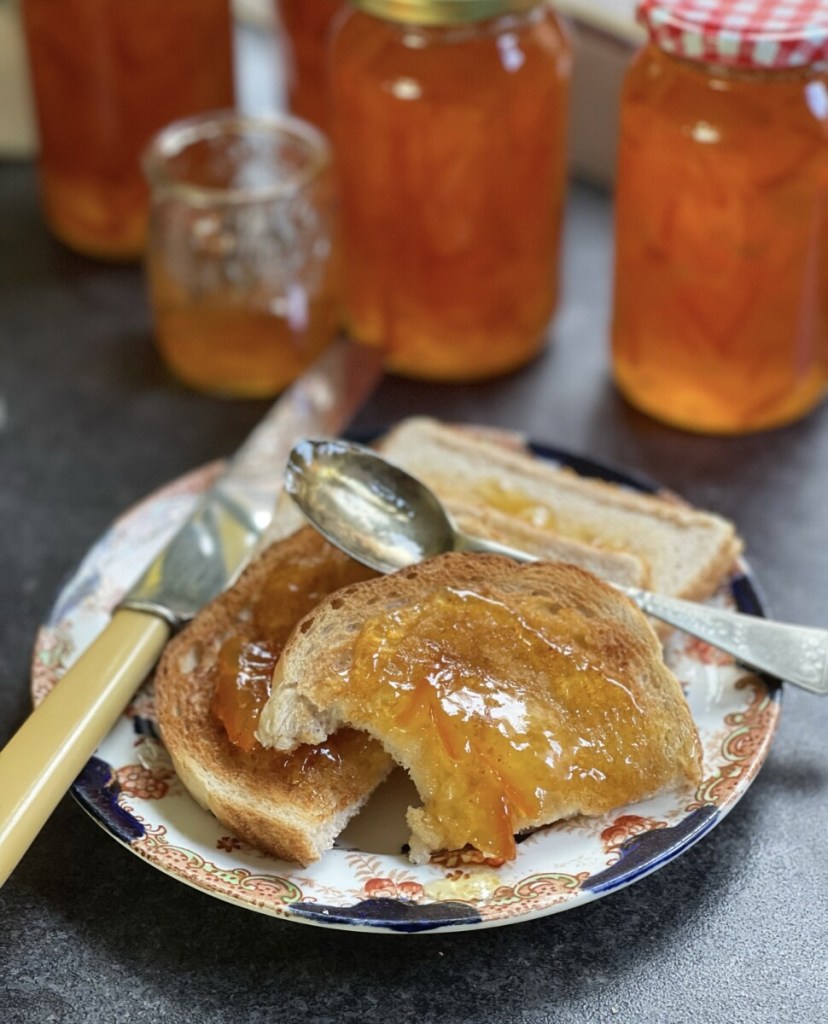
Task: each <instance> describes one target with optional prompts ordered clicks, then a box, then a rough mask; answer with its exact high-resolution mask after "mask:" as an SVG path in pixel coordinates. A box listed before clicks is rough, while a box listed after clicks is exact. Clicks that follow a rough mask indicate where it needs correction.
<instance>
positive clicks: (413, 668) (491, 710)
mask: <svg viewBox="0 0 828 1024" xmlns="http://www.w3.org/2000/svg"><path fill="white" fill-rule="evenodd" d="M512 603H513V604H515V605H516V606H517V605H518V600H517V599H516V600H515V601H514V602H512ZM549 604H550V599H549V598H548V597H541V596H534V595H533V596H527V595H523V596H522V597H521V598H520V599H519V607H510V606H507V604H505V603H503V602H502V601H501V600H496V599H493V598H492V597H491V596H487V594H486V593H485V590H484V588H477V589H475V590H468V589H465V590H461V589H452V588H447V589H443V590H440V591H437V592H436V593H433V594H431V595H429V596H427V597H425V598H423V599H422V600H420V601H419V602H417V603H414V604H412V605H409V606H406V607H403V608H400V609H398V610H395V611H392V612H386V613H384V614H382V615H378V616H376V617H373V618H371V619H369V620H367V621H366V622H365V624H364V626H363V628H362V630H361V632H360V634H359V636H358V638H357V640H356V644H355V648H354V655H353V661H352V666H351V670H350V676H349V679H348V680H347V686H346V687H345V692H344V693H343V694H342V704H341V709H342V712H343V717H344V719H345V720H347V721H348V722H349V723H350V724H352V725H353V726H355V727H357V728H360V727H362V726H363V725H364V724H365V725H367V724H368V723H370V725H371V730H372V732H373V733H374V735H378V736H382V737H383V739H384V741H385V745H386V747H387V748H388V749H392V750H394V752H395V756H396V757H397V759H398V760H400V761H403V762H404V763H406V764H407V765H408V766H409V768H410V771H411V775H412V778H413V780H414V782H415V784H416V786H417V789H418V790H419V793H420V796H421V797H422V799H423V802H424V811H425V818H424V821H425V822H426V824H427V825H428V824H430V825H433V826H434V827H435V828H436V829H437V830H438V832H439V835H440V836H442V837H444V838H445V841H446V845H447V847H448V848H452V849H460V848H462V847H463V846H464V845H466V844H471V845H472V846H474V847H475V848H476V849H478V850H480V851H481V852H482V853H484V854H486V855H488V856H494V857H503V858H511V857H514V856H515V840H514V833H515V832H516V831H517V830H518V829H519V828H520V827H525V825H526V824H527V823H531V822H540V821H551V820H555V819H557V818H559V817H562V816H569V815H571V814H573V813H576V812H581V813H587V814H595V813H601V812H602V811H604V810H609V809H611V808H612V807H616V806H620V805H623V804H624V803H626V802H628V801H629V800H630V799H635V798H637V797H639V796H642V795H645V794H644V789H646V791H647V793H650V792H652V791H654V790H655V789H657V788H660V786H661V785H663V784H665V783H666V782H668V781H670V780H671V779H672V778H674V777H675V765H672V764H669V763H666V759H665V757H664V755H663V751H662V745H661V742H660V739H659V737H660V736H661V735H663V730H664V729H665V728H668V727H669V725H665V722H664V721H663V718H664V715H665V712H664V711H663V710H662V708H661V707H660V706H650V705H649V704H648V703H647V698H646V694H644V695H643V701H642V692H641V691H642V683H641V677H642V675H644V674H645V666H646V660H645V659H646V658H648V657H651V653H650V654H648V653H647V651H646V650H645V649H644V648H643V647H641V646H640V645H636V644H635V642H634V641H632V640H627V641H626V642H620V643H619V640H618V632H617V625H615V626H614V625H613V623H610V624H607V623H605V622H602V621H599V620H596V619H594V618H592V617H588V616H586V615H584V614H583V613H581V612H580V611H578V610H577V609H575V608H567V607H562V608H560V609H557V610H556V611H555V613H554V615H550V610H549ZM659 730H661V732H660V731H659Z"/></svg>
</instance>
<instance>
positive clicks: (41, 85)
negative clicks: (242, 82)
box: [22, 0, 234, 260]
mask: <svg viewBox="0 0 828 1024" xmlns="http://www.w3.org/2000/svg"><path fill="white" fill-rule="evenodd" d="M22 10H23V23H24V27H25V30H26V39H27V43H28V51H29V63H30V67H31V77H32V85H33V91H34V98H35V108H36V116H37V125H38V133H39V136H40V157H39V172H40V186H41V197H42V203H43V208H44V214H45V217H46V220H47V222H48V224H49V226H50V227H51V229H52V231H53V232H54V234H55V235H57V237H58V238H59V239H60V240H61V241H63V242H64V243H65V244H66V245H68V246H70V247H71V248H73V249H76V250H77V251H79V252H82V253H85V254H87V255H89V256H95V257H99V258H102V259H114V260H120V259H137V258H138V257H140V256H141V254H142V253H143V250H144V241H145V237H146V227H147V202H148V192H147V187H146V183H145V181H144V178H143V175H142V173H141V152H142V150H143V149H144V147H145V146H146V145H147V143H148V142H149V140H150V139H151V138H152V136H153V135H154V134H155V133H156V132H157V131H158V130H159V129H160V128H162V127H163V126H164V125H165V124H167V123H168V122H170V121H173V120H176V119H178V118H182V117H187V116H189V115H191V114H195V113H198V112H199V111H201V110H208V109H212V108H215V107H226V106H231V105H232V103H233V100H234V82H233V62H232V39H231V27H232V26H231V15H230V5H229V0H174V2H170V0H141V2H140V3H135V2H129V0H126V2H124V0H23V8H22Z"/></svg>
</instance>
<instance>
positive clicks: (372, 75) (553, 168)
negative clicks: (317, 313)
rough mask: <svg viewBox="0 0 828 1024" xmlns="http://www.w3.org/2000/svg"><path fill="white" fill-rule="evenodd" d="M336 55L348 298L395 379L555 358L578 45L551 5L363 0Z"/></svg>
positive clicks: (350, 318)
mask: <svg viewBox="0 0 828 1024" xmlns="http://www.w3.org/2000/svg"><path fill="white" fill-rule="evenodd" d="M351 6H352V8H353V10H352V11H351V12H350V14H349V15H348V16H347V17H346V18H345V19H344V20H343V21H341V22H340V24H339V26H338V30H337V32H336V33H335V35H334V40H333V51H332V86H333V137H334V141H335V154H336V163H337V171H338V178H339V187H340V203H341V227H342V235H343V250H344V253H345V256H346V259H345V267H344V301H345V312H346V320H347V325H348V328H349V331H350V333H351V334H352V335H353V336H354V337H355V338H356V339H357V340H359V341H361V342H364V343H366V344H370V345H376V346H383V347H385V348H386V350H387V352H388V359H387V366H388V369H389V370H391V371H392V372H397V373H400V374H404V375H407V376H412V377H421V378H430V379H435V380H470V379H474V378H482V377H488V376H492V375H495V374H498V373H502V372H505V371H508V370H511V369H514V368H516V367H518V366H520V365H521V364H523V363H525V362H527V361H528V360H529V359H531V358H532V357H533V356H534V355H535V354H536V353H537V352H538V350H539V349H540V347H541V345H542V343H543V338H544V334H545V331H546V328H547V326H548V323H549V320H550V317H551V315H552V312H553V310H554V308H555V303H556V298H557V292H558V245H559V235H560V227H561V215H562V207H563V199H564V188H565V178H566V140H565V137H566V112H567V103H568V84H569V74H570V63H571V57H570V47H569V42H568V38H567V35H566V33H565V31H564V28H563V27H562V25H561V23H560V21H559V20H558V18H557V16H556V15H555V13H554V12H553V11H552V9H551V8H550V7H549V6H548V5H547V3H545V2H537V0H352V5H351Z"/></svg>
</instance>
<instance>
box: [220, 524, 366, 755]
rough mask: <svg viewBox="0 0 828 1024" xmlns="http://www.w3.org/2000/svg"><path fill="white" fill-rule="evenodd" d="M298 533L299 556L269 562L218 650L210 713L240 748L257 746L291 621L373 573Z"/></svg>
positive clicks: (319, 540) (310, 749) (311, 533)
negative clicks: (245, 611)
mask: <svg viewBox="0 0 828 1024" xmlns="http://www.w3.org/2000/svg"><path fill="white" fill-rule="evenodd" d="M303 536H304V537H305V540H306V543H304V545H303V547H302V550H301V552H300V554H299V556H298V557H296V558H291V559H285V560H283V561H281V562H280V563H279V564H278V565H276V566H274V568H273V569H272V571H271V572H270V573H269V574H268V576H267V578H266V579H265V580H264V583H263V585H262V587H261V589H260V591H259V593H258V594H257V596H256V600H255V602H254V604H253V607H252V609H251V615H250V618H249V620H247V621H244V622H241V621H240V622H238V623H237V624H236V628H235V631H234V635H233V636H232V637H230V638H229V639H228V640H227V641H225V643H224V644H223V646H222V648H221V650H220V651H219V655H218V659H217V662H216V668H215V678H216V689H215V695H214V697H213V712H214V714H215V715H216V717H217V718H218V719H219V721H220V722H221V723H222V725H223V726H224V729H225V731H226V733H227V736H228V737H229V739H230V740H231V742H232V743H234V744H235V745H236V746H238V747H240V748H241V749H242V750H246V751H250V750H254V749H261V748H260V744H259V742H258V740H257V739H256V735H255V733H256V726H257V725H258V722H259V715H260V714H261V710H262V707H263V706H264V704H265V703H266V701H267V698H268V697H269V696H270V684H271V679H272V677H273V669H274V667H275V665H276V662H277V661H278V659H279V655H280V654H281V652H282V648H283V647H284V645H285V643H286V642H287V639H288V637H289V636H290V634H291V632H292V630H293V627H294V626H295V625H296V623H297V622H298V621H299V620H300V619H301V618H303V616H305V615H306V614H307V613H308V612H309V611H311V610H312V609H313V608H315V607H316V605H317V604H319V602H320V601H321V600H322V598H323V597H326V596H327V595H328V594H330V593H333V591H335V590H339V589H340V588H341V587H345V586H347V585H348V584H349V583H356V582H358V581H360V580H365V579H369V578H370V577H372V576H375V575H376V573H374V572H373V571H372V570H370V569H367V568H366V567H365V566H363V565H360V564H359V563H358V562H354V561H353V560H352V559H350V558H348V556H347V555H344V554H342V552H340V551H338V550H336V549H335V548H333V547H331V545H330V544H328V543H326V541H324V540H323V539H322V538H321V537H320V536H319V535H318V534H317V533H315V532H314V531H312V530H310V529H308V530H307V531H303ZM327 747H328V745H327V744H326V748H327ZM300 751H301V753H300V754H299V755H298V756H299V757H300V759H305V758H307V757H309V756H312V752H313V751H317V753H318V754H319V756H322V754H323V753H324V751H322V748H319V750H317V748H315V747H302V748H300ZM297 753H298V752H297V751H294V752H293V754H289V755H284V754H281V755H280V754H277V753H276V752H274V757H276V758H278V759H279V762H280V764H281V763H282V762H284V764H285V765H288V764H293V763H294V762H296V760H297ZM329 753H330V751H329ZM330 756H333V754H331V755H330Z"/></svg>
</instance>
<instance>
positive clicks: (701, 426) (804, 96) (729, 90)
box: [612, 0, 828, 434]
mask: <svg viewBox="0 0 828 1024" xmlns="http://www.w3.org/2000/svg"><path fill="white" fill-rule="evenodd" d="M638 16H639V20H640V21H641V22H642V24H643V25H644V26H645V28H646V29H647V32H648V35H649V43H648V45H646V46H645V47H644V48H643V50H642V51H641V52H640V53H639V54H638V55H637V57H636V59H635V60H634V62H633V64H632V66H631V68H630V70H629V72H628V74H627V78H626V81H625V85H624V91H623V96H622V110H621V140H620V147H619V162H618V175H617V182H616V196H615V201H616V243H615V244H616V265H615V294H614V310H613V327H612V335H613V339H612V340H613V373H614V377H615V380H616V383H617V385H618V387H619V388H620V390H621V392H622V393H623V394H624V395H625V396H626V397H627V398H628V399H629V400H630V401H631V402H632V404H633V405H635V406H637V407H638V408H639V409H641V410H643V411H645V412H647V413H649V414H650V415H652V416H655V417H656V418H658V419H661V420H663V421H665V422H668V423H671V424H672V425H674V426H678V427H682V428H685V429H689V430H695V431H700V432H706V433H730V434H736V433H746V432H749V431H754V430H761V429H764V428H768V427H773V426H778V425H781V424H783V423H788V422H791V421H793V420H795V419H797V418H798V417H800V416H802V415H804V414H805V413H806V412H808V411H809V410H811V409H812V408H813V407H814V406H815V405H817V404H818V403H819V401H820V400H821V399H822V397H823V395H824V394H825V391H826V386H828V0H642V2H641V3H640V5H639V8H638Z"/></svg>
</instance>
